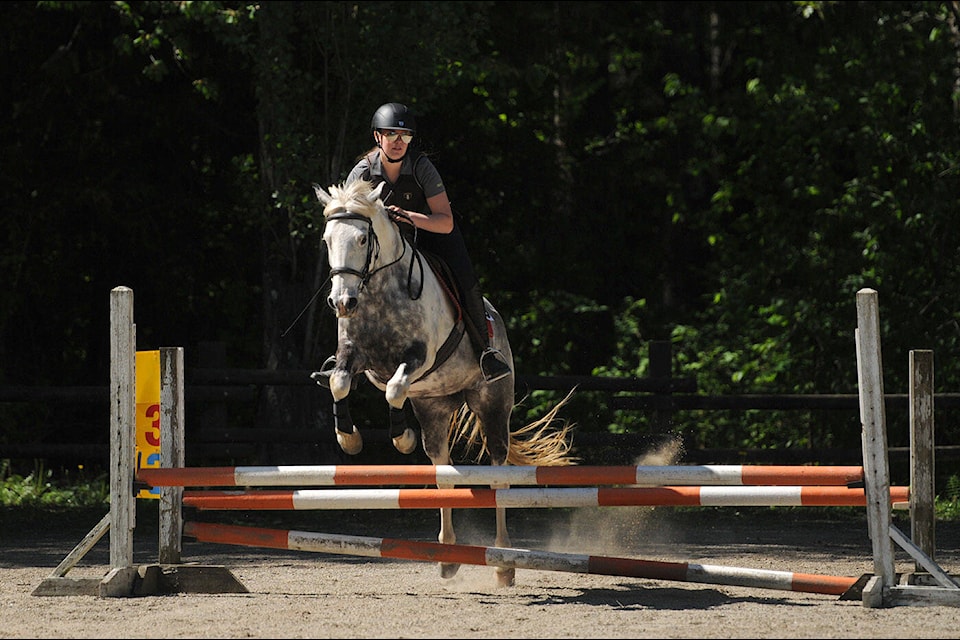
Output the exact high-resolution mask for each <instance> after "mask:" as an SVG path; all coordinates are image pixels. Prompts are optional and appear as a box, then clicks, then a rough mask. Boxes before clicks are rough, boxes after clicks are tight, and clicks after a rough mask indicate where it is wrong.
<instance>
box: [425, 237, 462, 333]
mask: <svg viewBox="0 0 960 640" xmlns="http://www.w3.org/2000/svg"><path fill="white" fill-rule="evenodd" d="M418 251H419V252H420V255H422V256H423V257H424V258H425V259H426V260H427V264H428V265H430V268H431V269H433V273H434V274H436V276H437V280H439V281H440V286H441V287H443V290H444V292H445V293H446V294H447V297H448V298H450V302H452V303H453V306H454V307H455V308H456V310H457V324H460V323H461V322H463V302H462V298H461V293H460V285H459V284H458V283H457V279H456V277H454V275H453V271H452V270H451V269H450V267H449V266H448V265H447V263H446V262H444V261H443V259H441V258H440V257H439V256H438V255H436V254H434V253H430V252H428V251H424V250H423V249H418Z"/></svg>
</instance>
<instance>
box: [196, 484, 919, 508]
mask: <svg viewBox="0 0 960 640" xmlns="http://www.w3.org/2000/svg"><path fill="white" fill-rule="evenodd" d="M909 497H910V492H909V487H890V500H891V502H893V503H899V502H906V501H908V500H909ZM183 504H184V505H185V506H190V507H195V508H198V509H273V510H301V509H440V508H453V509H463V508H468V509H469V508H498V507H510V508H518V507H643V506H717V507H747V506H770V507H777V506H816V507H828V506H850V507H857V506H859V507H862V506H866V496H865V494H864V490H863V489H859V488H848V487H829V486H828V487H822V486H809V487H803V486H793V487H766V486H757V487H712V486H710V487H687V486H678V487H566V488H543V487H536V488H519V489H483V488H459V489H299V490H271V489H261V490H253V491H243V490H236V491H216V490H205V491H204V490H201V491H184V492H183Z"/></svg>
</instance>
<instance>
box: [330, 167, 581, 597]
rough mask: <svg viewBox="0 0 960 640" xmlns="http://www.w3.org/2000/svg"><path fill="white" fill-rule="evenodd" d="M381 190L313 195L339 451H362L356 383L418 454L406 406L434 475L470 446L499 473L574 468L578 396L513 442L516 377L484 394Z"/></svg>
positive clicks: (426, 268)
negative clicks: (572, 418) (325, 280)
mask: <svg viewBox="0 0 960 640" xmlns="http://www.w3.org/2000/svg"><path fill="white" fill-rule="evenodd" d="M383 185H384V183H380V184H379V185H377V186H376V187H373V186H372V185H371V183H370V182H367V181H364V180H357V181H354V182H352V183H351V184H350V185H348V186H343V185H340V186H336V185H334V186H331V187H330V189H329V191H327V190H324V189H323V188H321V187H320V186H319V185H317V184H314V185H313V188H314V191H315V192H316V195H317V198H318V199H319V201H320V202H321V203H322V204H323V205H324V208H323V216H324V229H323V244H324V245H325V247H326V253H327V262H328V266H329V277H330V290H329V295H328V297H327V304H328V306H329V307H330V308H331V309H332V310H333V311H334V312H335V314H336V316H337V351H336V355H335V357H334V358H331V359H329V360H328V363H329V362H331V360H333V361H334V362H333V363H332V369H331V370H329V371H326V372H325V374H326V375H329V378H328V384H329V388H330V393H331V395H332V396H333V414H334V430H335V432H336V437H337V442H338V443H339V445H340V447H341V449H342V450H343V451H344V452H345V453H346V454H348V455H355V454H357V453H359V452H360V450H361V449H362V446H363V445H362V436H361V434H360V433H359V431H358V430H357V427H356V425H354V424H353V421H352V419H351V418H350V413H349V405H348V402H347V401H348V396H349V394H350V391H351V389H352V388H354V386H355V384H356V383H357V382H358V381H359V380H360V379H361V378H358V376H359V375H360V374H364V375H365V376H366V378H367V379H368V380H369V381H370V382H371V383H373V385H374V386H376V387H377V388H378V389H379V390H381V391H383V392H384V396H385V398H386V400H387V403H388V404H389V406H390V409H389V413H390V436H391V439H392V441H393V444H394V446H395V447H396V449H397V450H398V451H400V452H402V453H404V454H409V453H412V452H413V451H414V450H415V449H416V446H417V440H416V435H415V434H414V432H413V430H412V429H410V428H409V427H408V426H407V425H406V424H405V422H404V420H403V415H404V413H403V406H404V403H405V401H406V400H407V399H409V400H410V404H411V407H412V409H413V414H414V417H415V418H416V419H417V422H419V424H420V435H421V437H420V440H421V442H422V445H423V450H424V453H426V455H427V457H429V458H430V461H431V462H432V463H433V464H434V465H447V464H450V463H451V449H452V447H453V446H454V445H455V444H456V443H458V442H459V443H466V447H467V448H468V450H469V447H474V450H476V449H479V453H478V454H477V461H480V460H481V459H482V457H483V456H484V455H485V454H486V456H487V457H488V458H489V464H491V465H505V464H512V465H541V466H543V465H566V464H575V462H576V459H575V458H574V457H573V456H572V455H571V450H572V443H571V435H572V426H573V425H571V424H568V423H566V422H565V421H562V425H561V426H559V427H557V426H556V425H555V423H556V421H557V411H558V410H559V408H560V407H561V406H562V405H563V404H564V403H565V402H566V400H567V399H568V398H569V397H570V396H569V395H568V396H567V398H565V399H564V400H562V401H561V402H560V403H558V404H557V405H556V406H554V407H553V408H552V409H551V410H550V411H548V412H547V413H546V414H545V415H544V416H543V417H542V418H540V419H539V420H535V421H534V422H532V423H530V424H528V425H526V426H524V427H521V428H518V429H516V430H514V431H511V428H510V417H511V414H512V411H513V408H514V374H513V373H511V374H510V375H509V376H507V377H505V378H502V379H500V380H497V381H495V382H490V383H486V382H484V380H483V377H482V374H481V371H480V366H479V362H478V355H477V354H476V353H475V352H474V349H473V347H472V345H471V342H470V340H469V339H463V338H464V335H463V334H464V327H463V322H464V320H463V317H462V314H461V313H460V312H459V311H460V310H459V305H458V302H457V300H456V299H455V296H454V295H452V294H451V293H450V291H449V287H448V286H447V285H446V284H445V281H444V280H443V278H441V277H440V276H438V275H437V273H436V272H435V270H434V266H433V265H432V264H431V261H430V260H429V256H427V255H425V254H424V253H422V252H421V251H419V250H418V249H417V248H416V246H415V237H414V238H410V237H409V234H408V233H404V232H403V231H401V228H400V226H401V224H403V223H400V222H397V221H394V220H393V219H391V216H390V214H389V213H388V211H387V209H386V208H385V207H384V204H383V201H382V200H381V199H380V192H381V189H382V188H383ZM403 226H404V227H405V228H406V229H407V230H409V229H410V225H406V224H403ZM484 306H485V308H486V312H487V319H488V324H491V325H492V337H491V339H490V342H491V345H492V346H493V347H495V348H497V349H499V350H500V352H501V353H503V355H504V357H505V358H507V361H508V363H509V364H510V369H511V372H512V371H513V370H514V367H513V352H512V350H511V348H510V342H509V340H508V337H507V331H506V327H505V325H504V322H503V318H502V317H501V316H500V314H499V312H498V311H497V309H496V308H495V307H494V306H493V305H492V304H491V303H490V301H489V300H488V299H486V298H484ZM488 329H489V328H488ZM325 364H327V363H325ZM317 373H319V372H317ZM317 373H315V374H314V379H315V380H317V378H316V376H317ZM318 382H319V380H318ZM323 386H327V384H324V385H323ZM571 393H572V392H571ZM506 486H507V484H506V483H504V484H498V485H491V488H505V487H506ZM438 487H439V488H444V486H442V485H438ZM438 540H439V541H440V542H441V543H445V544H453V543H455V542H456V534H455V533H454V530H453V520H452V510H451V509H450V508H441V509H440V533H439V535H438ZM496 545H497V546H498V547H509V546H510V537H509V535H508V532H507V526H506V510H505V508H503V507H497V508H496ZM459 566H460V565H459V564H456V563H443V562H441V563H440V575H441V577H443V578H452V577H453V576H454V575H456V573H457V571H458V569H459ZM496 579H497V583H498V585H499V586H513V585H514V581H515V569H513V568H503V567H498V568H496Z"/></svg>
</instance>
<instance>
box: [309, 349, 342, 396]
mask: <svg viewBox="0 0 960 640" xmlns="http://www.w3.org/2000/svg"><path fill="white" fill-rule="evenodd" d="M336 366H337V356H330V357H329V358H327V359H326V360H324V361H323V364H322V365H320V370H319V371H314V372H313V373H311V374H310V379H311V380H313V381H314V382H316V383H317V384H318V385H320V386H321V387H323V388H324V389H329V388H330V376H331V375H332V374H333V369H334V367H336Z"/></svg>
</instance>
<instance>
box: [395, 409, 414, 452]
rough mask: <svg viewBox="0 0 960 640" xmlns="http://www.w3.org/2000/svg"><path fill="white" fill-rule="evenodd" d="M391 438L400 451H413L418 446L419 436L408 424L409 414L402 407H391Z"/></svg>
mask: <svg viewBox="0 0 960 640" xmlns="http://www.w3.org/2000/svg"><path fill="white" fill-rule="evenodd" d="M390 439H391V440H393V446H394V447H396V448H397V451H399V452H400V453H413V451H414V449H416V448H417V438H416V436H415V435H413V429H411V428H410V427H408V426H407V415H406V413H404V411H403V409H402V408H401V409H397V408H396V407H393V406H391V407H390Z"/></svg>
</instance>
